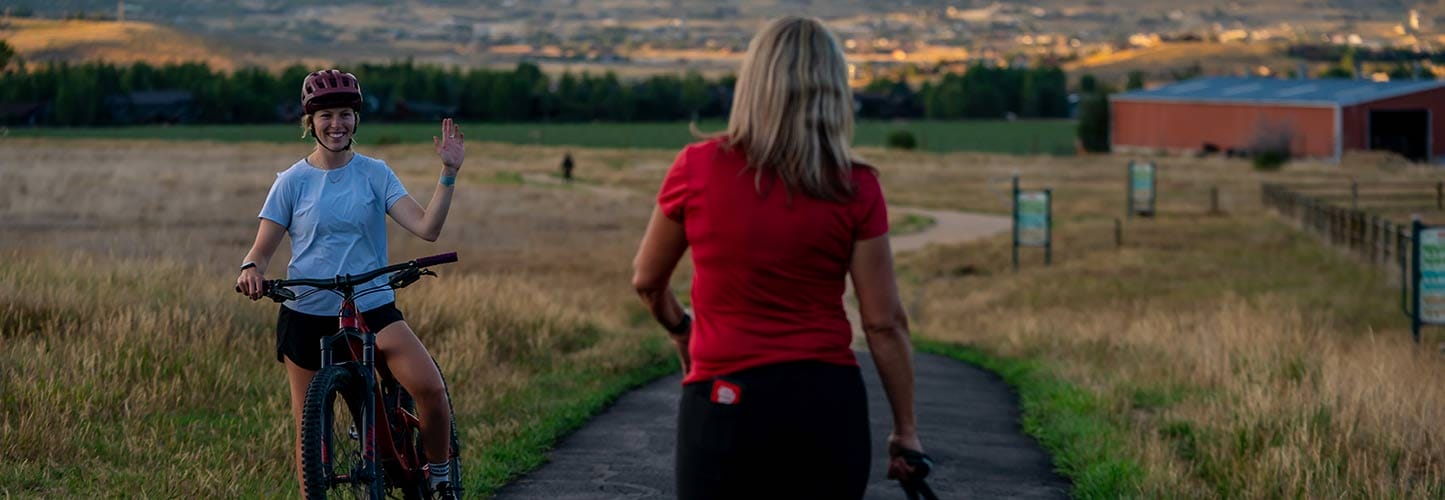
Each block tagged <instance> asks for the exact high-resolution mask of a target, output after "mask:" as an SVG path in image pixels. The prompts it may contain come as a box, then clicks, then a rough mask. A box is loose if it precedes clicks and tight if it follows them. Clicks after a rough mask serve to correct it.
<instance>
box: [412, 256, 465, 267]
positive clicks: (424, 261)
mask: <svg viewBox="0 0 1445 500" xmlns="http://www.w3.org/2000/svg"><path fill="white" fill-rule="evenodd" d="M456 261H457V253H456V252H447V253H444V254H440V255H433V256H431V257H422V258H420V259H417V260H414V261H412V262H415V263H416V265H417V267H431V266H435V265H438V264H450V263H452V262H456Z"/></svg>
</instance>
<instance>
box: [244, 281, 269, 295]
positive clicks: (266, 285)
mask: <svg viewBox="0 0 1445 500" xmlns="http://www.w3.org/2000/svg"><path fill="white" fill-rule="evenodd" d="M273 283H275V281H274V280H266V281H262V282H261V293H262V294H264V293H266V292H269V291H271V287H272V286H274V285H273ZM235 289H236V293H241V285H236V286H235Z"/></svg>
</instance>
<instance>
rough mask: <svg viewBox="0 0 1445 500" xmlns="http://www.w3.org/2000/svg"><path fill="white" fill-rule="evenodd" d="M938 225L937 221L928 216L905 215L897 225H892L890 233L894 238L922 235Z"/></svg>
mask: <svg viewBox="0 0 1445 500" xmlns="http://www.w3.org/2000/svg"><path fill="white" fill-rule="evenodd" d="M937 223H938V221H937V220H934V218H933V217H929V216H927V215H920V214H903V219H902V220H900V221H898V223H897V224H890V225H891V228H890V230H889V232H888V233H889V234H891V235H893V236H901V235H905V234H914V233H921V232H923V231H926V230H927V229H928V228H930V227H933V225H934V224H937Z"/></svg>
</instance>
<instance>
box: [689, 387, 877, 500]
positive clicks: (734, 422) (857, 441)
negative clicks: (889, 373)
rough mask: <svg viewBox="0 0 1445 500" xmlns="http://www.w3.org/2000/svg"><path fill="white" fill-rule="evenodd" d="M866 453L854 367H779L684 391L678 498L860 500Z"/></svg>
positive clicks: (864, 415) (863, 409)
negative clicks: (730, 402) (858, 499)
mask: <svg viewBox="0 0 1445 500" xmlns="http://www.w3.org/2000/svg"><path fill="white" fill-rule="evenodd" d="M715 400H721V401H724V402H726V401H732V402H733V404H724V402H715ZM869 447H870V445H869V436H868V400H867V397H866V395H865V394H864V389H863V377H862V374H861V373H860V372H859V370H858V368H857V367H853V366H842V365H835V364H829V363H822V362H816V361H802V362H792V363H780V364H776V365H768V366H762V367H758V368H753V369H749V370H744V371H741V372H737V373H733V374H730V375H727V376H723V377H720V378H719V379H717V380H714V381H705V382H696V383H692V384H687V385H685V386H683V389H682V401H681V402H680V403H679V411H678V425H677V457H676V460H677V464H676V466H677V496H678V498H679V499H681V500H698V499H714V498H716V499H744V500H761V499H770V498H790V499H792V498H818V499H856V498H862V497H863V490H864V489H865V488H866V487H867V484H868V467H869V458H870V450H869Z"/></svg>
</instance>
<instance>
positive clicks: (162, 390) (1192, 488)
mask: <svg viewBox="0 0 1445 500" xmlns="http://www.w3.org/2000/svg"><path fill="white" fill-rule="evenodd" d="M477 128H479V127H473V126H467V130H468V137H469V139H476V138H477V132H476V130H477ZM363 130H365V126H363ZM365 133H366V132H363V134H365ZM426 135H427V136H429V135H430V131H429V130H428V131H427V132H426ZM307 149H308V146H307V145H306V144H305V143H299V144H297V143H291V144H276V143H273V142H252V143H234V142H214V141H185V142H180V141H157V140H100V139H65V140H60V139H45V138H16V137H14V136H13V134H12V136H10V137H8V138H3V139H0V157H3V158H6V159H7V160H6V161H5V162H4V163H0V341H3V342H0V494H10V495H15V496H19V497H93V496H115V495H125V496H160V497H217V496H224V497H236V496H247V497H275V496H286V495H292V494H294V493H295V491H296V485H295V484H294V479H293V475H292V469H291V467H292V464H291V459H290V454H289V450H290V445H291V436H292V434H291V433H292V429H291V425H292V424H291V419H290V414H289V408H288V406H289V404H288V401H287V395H286V388H285V381H284V373H283V370H282V368H281V366H280V365H279V364H277V363H276V362H275V359H274V351H273V350H272V346H273V335H272V331H273V330H272V328H273V326H274V321H275V317H274V315H275V306H274V305H272V304H270V303H266V302H262V303H252V302H250V301H247V300H244V299H241V298H239V297H238V296H237V295H235V294H234V293H233V292H231V291H230V288H231V284H232V282H233V281H234V279H235V272H234V269H235V266H236V264H237V261H238V260H239V259H240V258H241V257H242V256H244V254H245V252H246V250H247V248H248V247H249V244H250V242H251V239H252V238H253V236H254V234H255V227H256V219H255V214H256V212H257V211H258V210H259V206H260V204H261V202H262V200H263V199H264V197H265V193H266V191H267V188H268V187H269V185H270V183H271V181H272V179H273V178H274V173H275V172H276V171H279V170H281V169H284V168H285V167H286V166H288V165H290V164H291V163H292V162H294V161H295V160H296V159H298V158H299V157H300V156H301V155H303V154H305V152H306V151H307ZM430 150H431V146H430V145H418V144H400V145H389V146H363V147H362V151H363V152H364V153H367V154H370V155H373V156H377V157H380V158H383V159H385V160H387V161H388V162H389V163H390V164H391V166H392V167H393V168H394V169H395V170H396V171H397V172H398V174H399V175H400V176H401V178H402V180H403V181H404V182H405V184H406V185H407V186H408V187H409V188H410V189H411V191H412V192H413V194H414V195H415V196H417V197H418V198H419V199H421V200H422V201H424V200H426V199H428V198H429V196H430V190H431V188H430V186H432V184H433V183H434V181H435V177H436V175H437V169H438V167H437V165H436V163H437V162H436V160H435V159H434V156H433V153H432V152H431V151H430ZM567 150H568V148H563V147H555V146H543V145H508V144H500V143H480V142H471V143H469V145H468V155H469V157H468V161H467V164H466V166H465V167H464V168H463V171H462V175H461V178H460V181H459V186H458V191H457V195H456V198H455V200H454V203H453V208H452V213H451V217H450V219H449V221H448V225H447V228H446V230H445V231H444V233H443V235H442V237H441V239H440V240H439V241H438V242H436V243H430V244H429V243H425V242H422V241H420V240H418V239H415V238H412V237H410V236H407V235H405V234H403V233H404V232H403V231H402V230H401V229H399V228H397V227H392V228H391V230H392V244H391V255H392V257H393V259H394V260H400V259H404V258H411V257H415V256H421V255H428V254H432V253H438V252H441V251H451V250H455V251H458V252H459V253H460V255H461V259H462V260H461V262H460V263H457V264H453V265H448V266H443V267H439V268H437V269H436V270H437V271H438V272H439V274H441V276H440V277H439V278H435V279H428V280H426V281H423V282H421V283H419V284H418V285H415V286H413V287H411V288H408V289H406V290H403V291H401V292H400V293H399V294H398V295H399V304H400V307H401V308H402V310H403V311H405V313H406V315H407V318H408V320H409V321H410V322H411V323H412V325H413V326H414V327H415V329H416V330H417V331H418V332H419V333H420V335H421V336H422V338H423V339H424V341H425V342H426V343H427V345H428V346H429V347H430V348H431V349H432V350H433V353H434V354H435V355H436V357H437V358H438V360H439V362H440V364H441V366H442V367H443V371H444V373H445V374H446V376H447V377H448V379H449V382H450V383H451V385H452V394H453V397H454V399H455V406H456V412H457V423H458V427H459V432H460V434H461V437H462V441H463V443H464V453H463V459H464V463H465V471H466V478H467V482H468V484H469V490H470V491H472V492H486V491H489V490H490V489H492V488H495V487H496V486H498V485H500V484H503V483H504V482H505V481H506V480H507V478H508V477H511V476H513V475H515V474H517V473H519V472H520V471H523V470H526V469H528V468H530V467H534V466H535V465H537V464H538V463H540V461H541V460H542V456H543V455H542V452H543V450H545V448H546V446H547V444H548V443H550V442H552V441H553V440H554V439H555V438H556V437H557V436H558V435H560V434H561V433H564V432H565V431H566V430H567V429H569V428H572V427H573V426H575V425H577V424H578V423H580V422H581V421H583V420H585V418H586V417H587V416H588V415H590V414H591V413H593V412H595V411H597V410H598V409H599V408H601V407H602V405H604V404H605V402H606V401H607V400H609V399H610V398H611V397H613V396H615V395H616V394H617V393H618V392H620V391H621V390H624V389H625V388H626V387H629V386H631V385H633V384H636V383H638V382H640V381H642V380H646V379H649V378H651V377H653V376H656V375H658V374H660V373H663V372H665V371H667V370H671V369H675V365H674V364H673V363H672V361H671V353H670V352H669V351H668V346H667V344H666V343H665V340H664V339H665V337H664V335H663V334H662V332H661V331H660V329H659V328H657V327H656V326H654V325H652V324H651V323H650V319H649V318H648V317H647V315H646V313H645V312H644V310H643V309H642V308H641V307H640V306H639V305H638V304H637V301H636V299H635V298H634V296H633V293H632V291H631V289H630V286H629V282H628V281H629V280H628V278H629V276H630V261H631V257H632V253H633V251H634V250H635V245H636V243H637V240H638V238H639V237H640V235H641V231H642V228H643V224H645V222H646V219H647V215H648V213H649V210H650V209H651V193H652V192H653V191H655V189H656V186H657V183H658V182H659V181H660V180H661V178H662V176H663V174H664V173H665V172H666V169H667V167H668V165H669V164H670V162H671V160H672V157H673V156H674V155H675V153H676V152H675V151H673V150H667V149H590V148H589V149H579V148H571V151H572V153H573V155H574V156H575V158H576V160H577V163H578V165H579V170H578V175H579V183H578V184H574V185H572V186H566V185H561V184H558V183H556V182H555V179H552V177H551V176H553V175H554V174H555V170H556V168H557V164H558V162H559V161H560V158H561V156H562V154H563V153H564V151H567ZM861 153H862V155H863V156H864V157H865V158H867V159H868V160H871V161H872V162H873V163H876V164H877V165H879V167H880V168H881V171H882V179H883V183H884V186H885V193H886V194H887V196H888V198H889V200H890V203H892V204H902V205H911V206H922V207H929V208H940V209H956V210H966V211H981V212H993V213H1004V212H1006V211H1007V207H1008V200H1007V194H1006V193H1007V189H1008V179H1009V177H1010V176H1011V175H1015V174H1017V175H1020V176H1021V178H1022V179H1023V184H1024V186H1025V187H1029V188H1032V187H1051V188H1053V189H1054V191H1055V193H1056V198H1057V199H1056V202H1055V210H1056V217H1057V219H1058V221H1057V224H1056V226H1055V227H1056V231H1057V233H1056V242H1055V254H1054V265H1053V266H1052V267H1049V268H1044V267H1043V266H1042V255H1041V254H1040V252H1039V251H1037V250H1034V249H1026V250H1024V252H1023V269H1022V270H1021V271H1020V272H1019V273H1017V274H1015V273H1013V272H1011V271H1010V267H1009V254H1008V237H1007V235H1000V236H999V237H996V238H993V239H991V240H986V241H980V242H975V243H970V244H964V245H957V246H934V247H929V248H926V249H924V250H921V251H918V252H915V253H911V254H906V255H902V256H900V257H899V258H898V259H897V264H898V267H899V273H900V285H901V287H902V292H903V294H904V300H905V303H906V305H907V306H908V308H909V310H910V313H911V315H912V321H913V327H914V333H915V336H916V337H917V338H919V339H920V348H923V349H928V350H932V351H938V352H943V353H945V354H950V355H954V356H957V357H960V358H964V359H969V360H971V361H974V362H977V363H981V364H983V365H985V366H988V367H990V368H991V369H994V370H996V371H999V372H1000V373H1001V375H1002V376H1003V377H1004V378H1005V379H1006V380H1008V381H1009V382H1010V383H1012V384H1014V385H1015V386H1016V387H1017V388H1018V389H1019V391H1020V395H1021V400H1022V406H1023V410H1024V415H1025V417H1024V425H1025V428H1026V430H1028V431H1029V432H1030V433H1032V434H1034V435H1036V436H1038V437H1039V439H1040V440H1041V441H1042V442H1043V443H1044V445H1045V446H1046V447H1047V448H1048V449H1049V450H1050V451H1051V452H1052V453H1053V454H1054V456H1055V460H1056V466H1057V467H1058V468H1059V469H1060V470H1062V471H1063V472H1064V473H1065V474H1066V475H1068V476H1069V477H1070V478H1071V479H1072V480H1073V481H1074V482H1075V484H1076V491H1075V494H1076V495H1078V496H1083V497H1111V498H1112V497H1119V496H1147V497H1168V496H1184V497H1308V498H1323V497H1329V498H1334V497H1406V498H1433V497H1439V496H1440V495H1442V494H1445V478H1442V474H1441V471H1442V465H1445V423H1442V419H1441V418H1440V416H1441V415H1442V412H1445V389H1441V388H1439V387H1438V384H1435V383H1434V381H1435V380H1439V379H1440V378H1441V377H1442V376H1445V366H1442V362H1445V359H1442V356H1441V355H1440V354H1439V352H1438V351H1437V350H1436V348H1435V346H1436V343H1437V342H1439V341H1440V340H1442V339H1445V336H1441V335H1440V334H1439V333H1438V332H1434V331H1431V330H1427V338H1426V343H1425V345H1424V346H1423V347H1419V346H1416V345H1414V344H1413V343H1411V342H1410V341H1409V335H1408V333H1407V328H1408V327H1407V324H1406V321H1405V320H1404V317H1403V316H1402V315H1401V314H1400V313H1399V309H1398V303H1397V301H1398V295H1397V294H1398V288H1396V287H1395V286H1394V285H1393V284H1392V281H1391V280H1392V278H1391V276H1389V274H1388V273H1387V272H1384V271H1379V270H1376V269H1375V268H1372V267H1369V266H1367V265H1365V264H1363V263H1361V262H1358V261H1356V260H1354V259H1352V258H1350V257H1348V256H1346V255H1345V254H1344V253H1342V252H1339V251H1336V250H1334V249H1330V248H1327V247H1324V246H1322V245H1321V244H1320V243H1319V241H1318V240H1317V239H1316V238H1314V237H1311V236H1309V235H1307V234H1305V233H1302V232H1299V231H1297V230H1295V229H1293V228H1291V227H1290V226H1288V225H1286V224H1284V223H1281V222H1278V221H1277V220H1276V219H1275V218H1273V217H1272V216H1271V215H1269V214H1267V213H1265V212H1264V211H1263V210H1262V209H1261V207H1260V202H1259V184H1260V182H1263V181H1275V182H1278V181H1291V182H1294V181H1299V182H1305V181H1308V182H1346V179H1350V178H1356V179H1361V180H1366V181H1368V180H1372V179H1374V180H1386V179H1388V180H1392V181H1413V182H1421V183H1426V182H1428V183H1430V184H1433V183H1434V182H1435V181H1436V180H1437V178H1438V177H1439V174H1438V173H1437V172H1436V171H1431V170H1426V169H1419V168H1414V167H1407V166H1399V165H1395V164H1391V163H1389V162H1385V161H1380V160H1379V159H1377V158H1372V157H1350V158H1347V160H1346V162H1345V164H1343V165H1326V164H1308V163H1306V164H1292V165H1290V166H1288V167H1286V168H1285V169H1284V171H1282V172H1278V173H1268V174H1261V173H1257V172H1254V171H1253V170H1251V169H1250V168H1249V166H1248V165H1247V164H1246V163H1242V162H1236V161H1226V160H1221V159H1205V160H1193V159H1188V160H1185V159H1168V158H1163V159H1158V160H1157V161H1159V164H1160V173H1159V189H1160V205H1159V210H1160V216H1159V217H1157V218H1154V219H1137V218H1136V219H1130V220H1127V221H1126V222H1125V224H1124V246H1123V247H1122V248H1116V247H1115V244H1114V238H1113V220H1114V218H1115V217H1120V216H1121V215H1122V208H1123V207H1122V205H1123V204H1122V200H1123V199H1124V188H1125V182H1124V179H1123V176H1124V164H1125V162H1126V160H1127V159H1126V158H1123V157H1111V156H1103V157H1085V158H1075V157H1069V158H1061V157H1050V156H1006V155H989V154H978V153H954V154H929V153H904V152H893V151H884V150H880V149H874V148H865V149H863V150H862V151H861ZM1211 187H1217V188H1218V189H1219V190H1220V192H1221V208H1222V209H1223V210H1224V212H1225V215H1218V216H1211V215H1207V214H1206V212H1207V210H1208V208H1209V191H1210V188H1211ZM1422 210H1423V208H1422ZM894 220H895V221H899V220H900V218H898V217H895V218H894ZM283 246H284V245H283ZM284 259H286V254H285V251H284V250H283V251H282V252H281V253H280V255H278V256H277V264H276V265H274V266H273V269H281V266H282V264H280V262H284ZM273 274H275V273H273ZM688 274H689V273H688V271H687V269H686V266H684V269H683V270H682V271H681V273H680V276H679V278H678V279H677V280H675V284H676V286H677V289H678V291H679V292H683V293H685V290H686V280H687V276H688ZM667 411H670V410H667ZM922 418H928V415H927V414H926V413H925V414H924V415H923V417H922ZM955 425H969V423H968V422H957V423H955ZM923 439H924V440H925V441H924V443H925V445H927V436H923ZM875 465H876V464H875ZM940 466H943V467H967V466H968V464H940Z"/></svg>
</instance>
